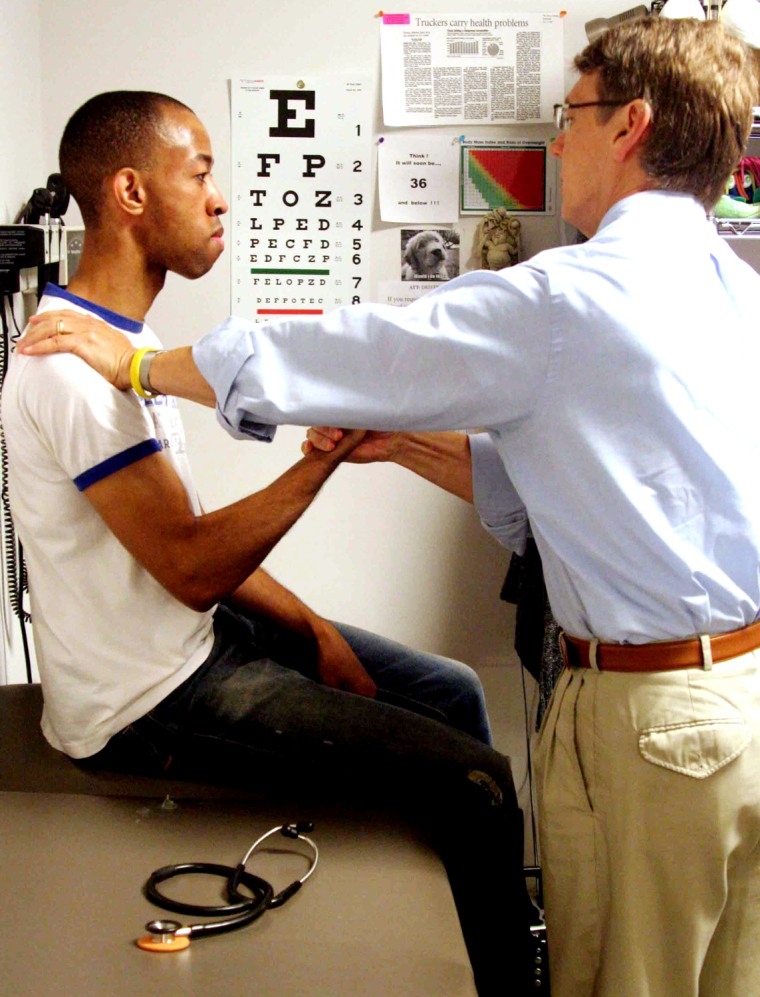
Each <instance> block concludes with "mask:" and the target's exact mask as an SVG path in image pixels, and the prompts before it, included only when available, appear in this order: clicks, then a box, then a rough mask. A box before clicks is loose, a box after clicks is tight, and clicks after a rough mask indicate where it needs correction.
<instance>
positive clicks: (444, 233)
mask: <svg viewBox="0 0 760 997" xmlns="http://www.w3.org/2000/svg"><path fill="white" fill-rule="evenodd" d="M458 275H459V233H458V232H455V231H454V230H453V229H450V228H426V229H410V228H403V229H401V279H402V280H451V278H452V277H457V276H458Z"/></svg>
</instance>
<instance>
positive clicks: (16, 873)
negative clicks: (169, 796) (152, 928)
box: [0, 791, 475, 997]
mask: <svg viewBox="0 0 760 997" xmlns="http://www.w3.org/2000/svg"><path fill="white" fill-rule="evenodd" d="M301 818H313V819H314V820H315V822H316V828H315V831H314V832H313V834H312V835H311V837H313V839H314V840H315V842H316V843H317V845H318V846H319V849H320V863H319V867H318V868H317V870H316V872H315V873H314V875H313V876H312V877H311V879H310V880H309V881H308V883H306V884H305V886H304V888H303V890H301V891H300V892H299V893H298V894H297V895H296V896H295V897H294V898H293V899H292V900H291V901H290V902H289V903H288V904H287V905H286V906H285V907H283V908H281V909H279V910H274V911H269V912H267V913H266V914H264V915H263V916H262V917H261V918H260V919H259V920H258V921H256V922H254V923H253V924H251V925H249V926H247V927H244V928H242V929H240V930H238V931H234V932H231V933H228V934H225V935H221V936H218V937H211V938H205V939H196V940H195V941H193V942H192V943H191V945H190V948H189V949H187V950H186V951H184V952H179V953H166V954H156V955H153V954H150V953H147V952H143V951H141V950H140V949H138V948H137V947H136V945H135V944H134V941H135V939H136V938H137V937H138V936H139V935H142V934H144V933H145V931H144V925H145V922H146V921H148V920H150V919H152V918H154V917H162V916H163V917H170V918H174V919H176V920H179V921H182V922H183V923H188V922H189V920H191V919H189V918H188V917H187V916H185V915H175V914H167V913H162V912H159V911H157V909H156V908H155V907H153V906H152V905H151V904H150V903H149V902H148V901H147V900H146V899H145V897H144V896H143V895H142V885H143V883H144V882H145V880H146V879H147V877H148V875H149V874H150V872H152V871H153V869H155V868H158V867H160V866H162V865H166V864H170V863H175V862H185V861H209V862H220V863H224V864H231V865H234V864H236V863H237V862H238V861H240V859H241V858H242V857H243V855H244V854H245V852H246V851H247V850H248V848H249V847H250V845H251V844H252V843H253V842H254V840H255V839H256V838H258V837H259V836H260V835H261V834H263V833H264V832H265V831H268V830H269V829H270V828H271V827H273V826H275V825H277V824H282V823H286V822H289V821H293V820H299V819H301ZM272 840H273V839H270V842H272ZM274 840H275V841H276V842H279V840H280V839H279V838H277V839H274ZM270 842H267V845H266V846H264V847H265V848H266V851H262V852H261V853H258V852H257V853H256V855H254V857H253V859H252V860H251V863H250V864H249V869H250V871H253V872H254V873H256V874H257V875H261V876H263V877H264V878H265V879H267V880H269V881H270V882H271V883H272V885H273V886H274V888H275V891H277V890H279V889H282V887H283V886H285V885H286V884H287V883H290V882H291V881H292V880H293V879H296V878H299V877H300V876H301V875H303V873H304V872H305V871H306V868H308V865H307V863H306V860H305V859H302V858H299V857H297V856H292V855H287V854H284V852H283V851H282V850H281V848H282V847H283V846H284V847H285V848H288V847H289V845H290V842H287V841H286V840H285V839H284V838H283V839H282V846H280V845H276V844H274V845H273V846H272V849H271V850H270V849H269V847H268V846H269V844H270ZM0 882H1V883H2V895H3V901H2V903H1V904H0V993H1V994H2V995H8V997H10V995H13V997H48V995H50V997H53V995H55V997H60V995H76V997H100V995H107V997H121V995H125V997H134V995H136V994H140V995H141V997H142V995H145V997H148V995H156V997H158V995H160V997H167V995H179V994H198V995H204V997H208V995H212V994H218V995H220V997H237V995H250V994H256V995H261V997H296V995H298V997H344V995H345V997H363V995H367V997H397V995H398V997H443V995H445V997H473V995H474V994H475V988H474V984H473V980H472V971H471V969H470V965H469V961H468V959H467V954H466V950H465V947H464V941H463V939H462V935H461V931H460V928H459V922H458V919H457V915H456V910H455V908H454V902H453V899H452V896H451V892H450V889H449V885H448V880H447V877H446V873H445V871H444V869H443V866H442V864H441V862H440V860H439V858H438V856H437V855H436V854H435V852H434V851H433V850H432V849H431V848H430V847H429V846H428V845H427V843H426V842H425V841H424V839H422V838H421V837H420V836H419V835H418V834H417V832H415V831H414V830H413V829H412V828H410V827H405V826H399V825H398V824H397V822H396V821H394V820H393V818H392V817H383V816H382V815H380V816H379V817H373V818H370V817H366V818H364V817H357V816H356V815H351V814H342V815H336V814H334V813H328V814H324V815H320V814H284V813H275V812H273V811H271V809H270V810H269V811H267V810H266V809H265V808H264V807H263V806H262V805H261V804H260V803H255V804H253V803H250V802H248V803H246V802H235V801H232V800H226V801H225V800H210V801H203V800H182V801H179V802H178V803H177V806H176V809H168V810H166V809H162V808H161V805H160V801H159V800H158V799H155V798H152V799H147V798H130V797H100V796H92V795H89V796H88V795H75V794H70V793H47V792H32V793H28V792H27V793H24V792H7V791H6V792H0ZM175 885H176V887H177V889H176V890H172V893H173V895H176V896H182V897H183V898H187V899H193V900H195V901H201V902H206V903H219V902H220V895H219V888H218V884H217V882H216V881H208V880H205V878H204V877H189V878H186V879H184V880H183V881H182V882H181V883H176V884H175ZM181 891H184V892H181ZM167 892H169V890H168V884H167ZM199 920H202V919H199Z"/></svg>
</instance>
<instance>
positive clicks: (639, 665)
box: [560, 622, 760, 672]
mask: <svg viewBox="0 0 760 997" xmlns="http://www.w3.org/2000/svg"><path fill="white" fill-rule="evenodd" d="M704 640H705V643H706V644H707V645H708V646H707V647H703V643H702V638H700V637H691V638H689V639H687V640H663V641H655V642H654V643H651V644H602V643H601V642H599V641H589V640H582V639H581V638H580V637H572V636H571V635H570V634H568V633H562V634H561V635H560V647H561V649H562V657H563V660H564V662H565V665H567V666H568V667H570V668H594V663H593V661H594V657H595V660H596V667H597V668H598V669H599V670H600V671H603V672H668V671H672V670H674V669H677V668H709V667H710V666H711V665H712V663H714V662H717V661H726V660H727V659H728V658H738V657H739V656H740V655H742V654H748V653H749V652H750V651H754V650H755V649H756V648H759V647H760V622H758V623H751V624H750V625H749V626H748V627H742V629H741V630H729V631H728V632H727V633H723V634H716V635H715V636H714V637H710V638H704Z"/></svg>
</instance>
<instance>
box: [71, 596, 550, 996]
mask: <svg viewBox="0 0 760 997" xmlns="http://www.w3.org/2000/svg"><path fill="white" fill-rule="evenodd" d="M214 629H215V643H214V648H213V650H212V653H211V655H210V656H209V658H208V660H207V661H206V662H205V663H204V664H203V665H201V667H200V668H199V669H198V670H197V671H196V672H195V674H194V675H192V676H191V677H190V678H189V679H187V680H186V681H185V682H184V683H183V684H182V685H181V686H180V687H179V688H178V689H177V690H175V691H174V692H173V693H172V694H171V695H169V696H168V697H167V698H166V699H165V700H164V701H163V702H162V703H160V704H159V705H158V706H157V707H156V708H155V709H153V710H151V712H150V713H148V714H147V715H146V716H144V717H142V718H141V719H140V720H138V721H137V722H136V723H134V724H131V725H130V726H129V727H128V728H126V729H125V730H124V731H121V732H120V733H119V734H117V735H115V737H113V738H112V739H111V741H110V742H109V744H108V745H106V747H105V748H104V749H103V751H101V752H99V753H98V755H96V756H94V757H93V758H92V759H90V760H89V764H91V765H98V766H102V767H117V768H122V769H123V768H129V769H132V770H134V769H136V768H142V769H143V770H145V769H146V768H147V769H148V770H151V771H154V772H156V771H163V772H166V773H168V774H170V775H172V776H174V777H184V778H189V779H202V780H205V781H216V782H219V781H224V782H227V783H234V784H238V785H245V786H246V787H248V788H258V789H261V790H262V791H265V792H266V793H267V794H268V795H270V796H273V797H274V798H284V799H285V800H287V803H288V806H289V809H290V810H292V809H293V806H294V804H296V803H297V804H299V805H302V804H303V805H304V806H307V805H308V801H309V799H312V800H315V801H316V800H319V801H320V802H324V801H325V800H331V799H332V800H335V801H336V803H340V802H345V801H346V800H350V802H352V803H356V802H358V803H360V804H361V803H362V802H363V801H366V803H367V805H368V806H369V805H370V804H371V805H377V804H381V805H391V806H393V807H395V808H397V809H400V810H402V811H403V812H405V813H406V814H407V815H409V816H411V817H413V818H414V819H416V820H418V821H419V822H420V823H422V825H423V826H425V827H426V828H427V829H428V830H429V831H430V834H431V836H432V838H433V840H434V843H435V844H436V846H437V848H438V850H439V852H440V854H441V857H442V859H443V861H444V863H445V865H446V868H447V872H448V874H449V879H450V882H451V886H452V892H453V895H454V899H455V901H456V904H457V910H458V913H459V918H460V922H461V925H462V930H463V934H464V937H465V942H466V944H467V948H468V953H469V955H470V959H471V962H472V965H473V970H474V973H475V979H476V984H477V986H478V992H479V994H481V995H490V994H494V995H495V994H500V995H502V997H503V995H504V994H518V993H523V992H524V991H523V989H522V980H523V978H524V977H525V978H527V976H526V974H527V970H528V965H527V961H526V960H527V955H526V946H528V947H529V942H530V938H529V932H528V926H529V924H530V922H531V916H532V913H533V909H532V906H531V904H530V901H529V899H528V895H527V891H526V887H525V879H524V876H523V872H522V814H521V812H520V810H519V809H518V806H517V800H516V796H515V790H514V785H513V781H512V773H511V769H510V765H509V759H508V758H506V757H505V756H504V755H501V754H499V753H498V752H497V751H494V750H493V748H491V747H490V746H489V745H488V744H486V743H484V742H483V740H481V739H478V737H475V736H472V735H471V734H470V733H465V732H464V731H463V730H458V729H456V728H457V727H462V728H465V729H466V730H470V731H472V732H473V733H476V732H477V734H478V735H479V736H480V737H481V738H483V737H484V736H485V737H486V738H487V737H488V727H487V719H486V715H485V708H484V706H483V694H482V689H481V688H480V683H479V681H478V680H477V677H476V676H475V675H474V673H473V672H472V671H471V670H470V669H467V668H466V667H465V666H463V665H459V664H458V663H456V662H448V661H446V660H445V659H441V658H436V657H434V656H431V655H423V654H419V653H418V652H414V651H410V650H409V649H408V648H405V647H403V646H401V645H398V644H394V643H393V642H390V641H385V640H384V639H383V638H380V637H377V636H375V635H373V634H368V633H365V632H363V631H361V630H356V629H354V628H351V627H344V626H340V628H339V629H340V631H341V633H342V634H343V635H344V636H345V637H346V639H347V640H348V642H349V643H350V644H351V646H352V647H353V648H354V650H355V652H356V654H357V656H358V657H359V659H360V660H361V661H362V664H364V666H365V667H366V668H367V671H368V672H369V673H370V674H371V675H372V677H373V679H374V680H375V682H376V683H377V684H378V686H379V687H380V688H381V689H387V690H388V691H389V692H390V693H392V694H393V695H394V696H403V697H405V700H406V697H408V704H409V708H408V709H407V708H401V707H400V706H398V705H394V704H391V703H386V702H381V701H378V700H375V699H369V698H368V697H365V696H358V695H355V694H353V693H349V692H343V691H340V690H336V689H332V688H329V687H327V686H324V685H322V684H320V683H319V681H317V680H316V679H317V674H316V660H315V655H314V652H313V649H312V648H311V647H309V646H308V645H307V644H306V642H305V641H303V640H302V639H301V638H299V637H298V636H297V635H294V634H292V633H290V632H288V631H284V630H282V629H281V628H277V627H274V626H272V624H271V623H269V622H267V621H264V620H261V619H258V618H256V617H253V616H247V615H245V614H242V613H240V612H237V611H234V612H233V611H231V610H229V609H228V608H226V607H224V606H222V607H220V609H219V610H218V611H217V614H216V617H215V620H214ZM428 669H430V671H428ZM415 701H416V702H415ZM431 710H432V711H434V712H433V713H431ZM420 711H421V712H420ZM423 713H424V714H426V715H423ZM427 714H430V715H427ZM433 715H435V716H438V715H440V716H441V719H433ZM444 720H445V721H447V722H442V721H444Z"/></svg>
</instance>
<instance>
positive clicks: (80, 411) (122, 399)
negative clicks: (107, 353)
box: [23, 355, 161, 491]
mask: <svg viewBox="0 0 760 997" xmlns="http://www.w3.org/2000/svg"><path fill="white" fill-rule="evenodd" d="M23 379H24V381H25V382H26V383H25V385H24V391H23V398H24V404H25V406H26V408H27V411H28V415H29V417H30V419H31V420H32V421H33V423H34V426H35V429H36V431H37V433H36V435H37V437H38V439H39V440H40V442H41V443H42V445H43V446H45V447H46V448H47V449H48V451H49V454H50V455H51V457H53V458H54V459H55V463H56V464H58V465H59V466H60V468H62V470H63V471H64V472H65V474H66V476H67V477H68V478H69V479H70V480H71V481H73V482H74V483H75V484H76V486H77V488H79V490H80V491H84V489H85V488H88V487H89V486H90V485H92V484H94V483H95V482H97V481H100V480H102V479H103V478H105V477H108V476H109V475H110V474H113V473H114V472H115V471H118V470H120V469H121V468H123V467H127V466H128V465H130V464H132V463H134V462H135V461H137V460H141V459H142V458H143V457H145V456H148V455H149V454H152V453H156V452H158V451H160V450H161V444H160V443H159V441H158V440H157V439H156V438H155V432H154V429H153V424H152V421H151V420H150V418H149V417H148V416H147V413H146V410H145V407H144V406H143V405H142V404H141V402H140V400H139V399H138V397H137V396H136V395H135V394H134V392H132V391H118V390H117V389H116V388H114V387H113V386H112V385H110V384H109V383H108V382H107V381H105V380H104V379H103V378H102V377H100V375H98V374H96V373H95V371H93V370H91V368H89V367H88V366H87V365H86V364H85V363H84V362H83V361H82V360H80V359H79V358H78V357H74V356H68V355H66V356H64V355H55V356H50V357H44V358H29V362H28V363H27V365H26V369H25V370H24V372H23Z"/></svg>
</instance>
